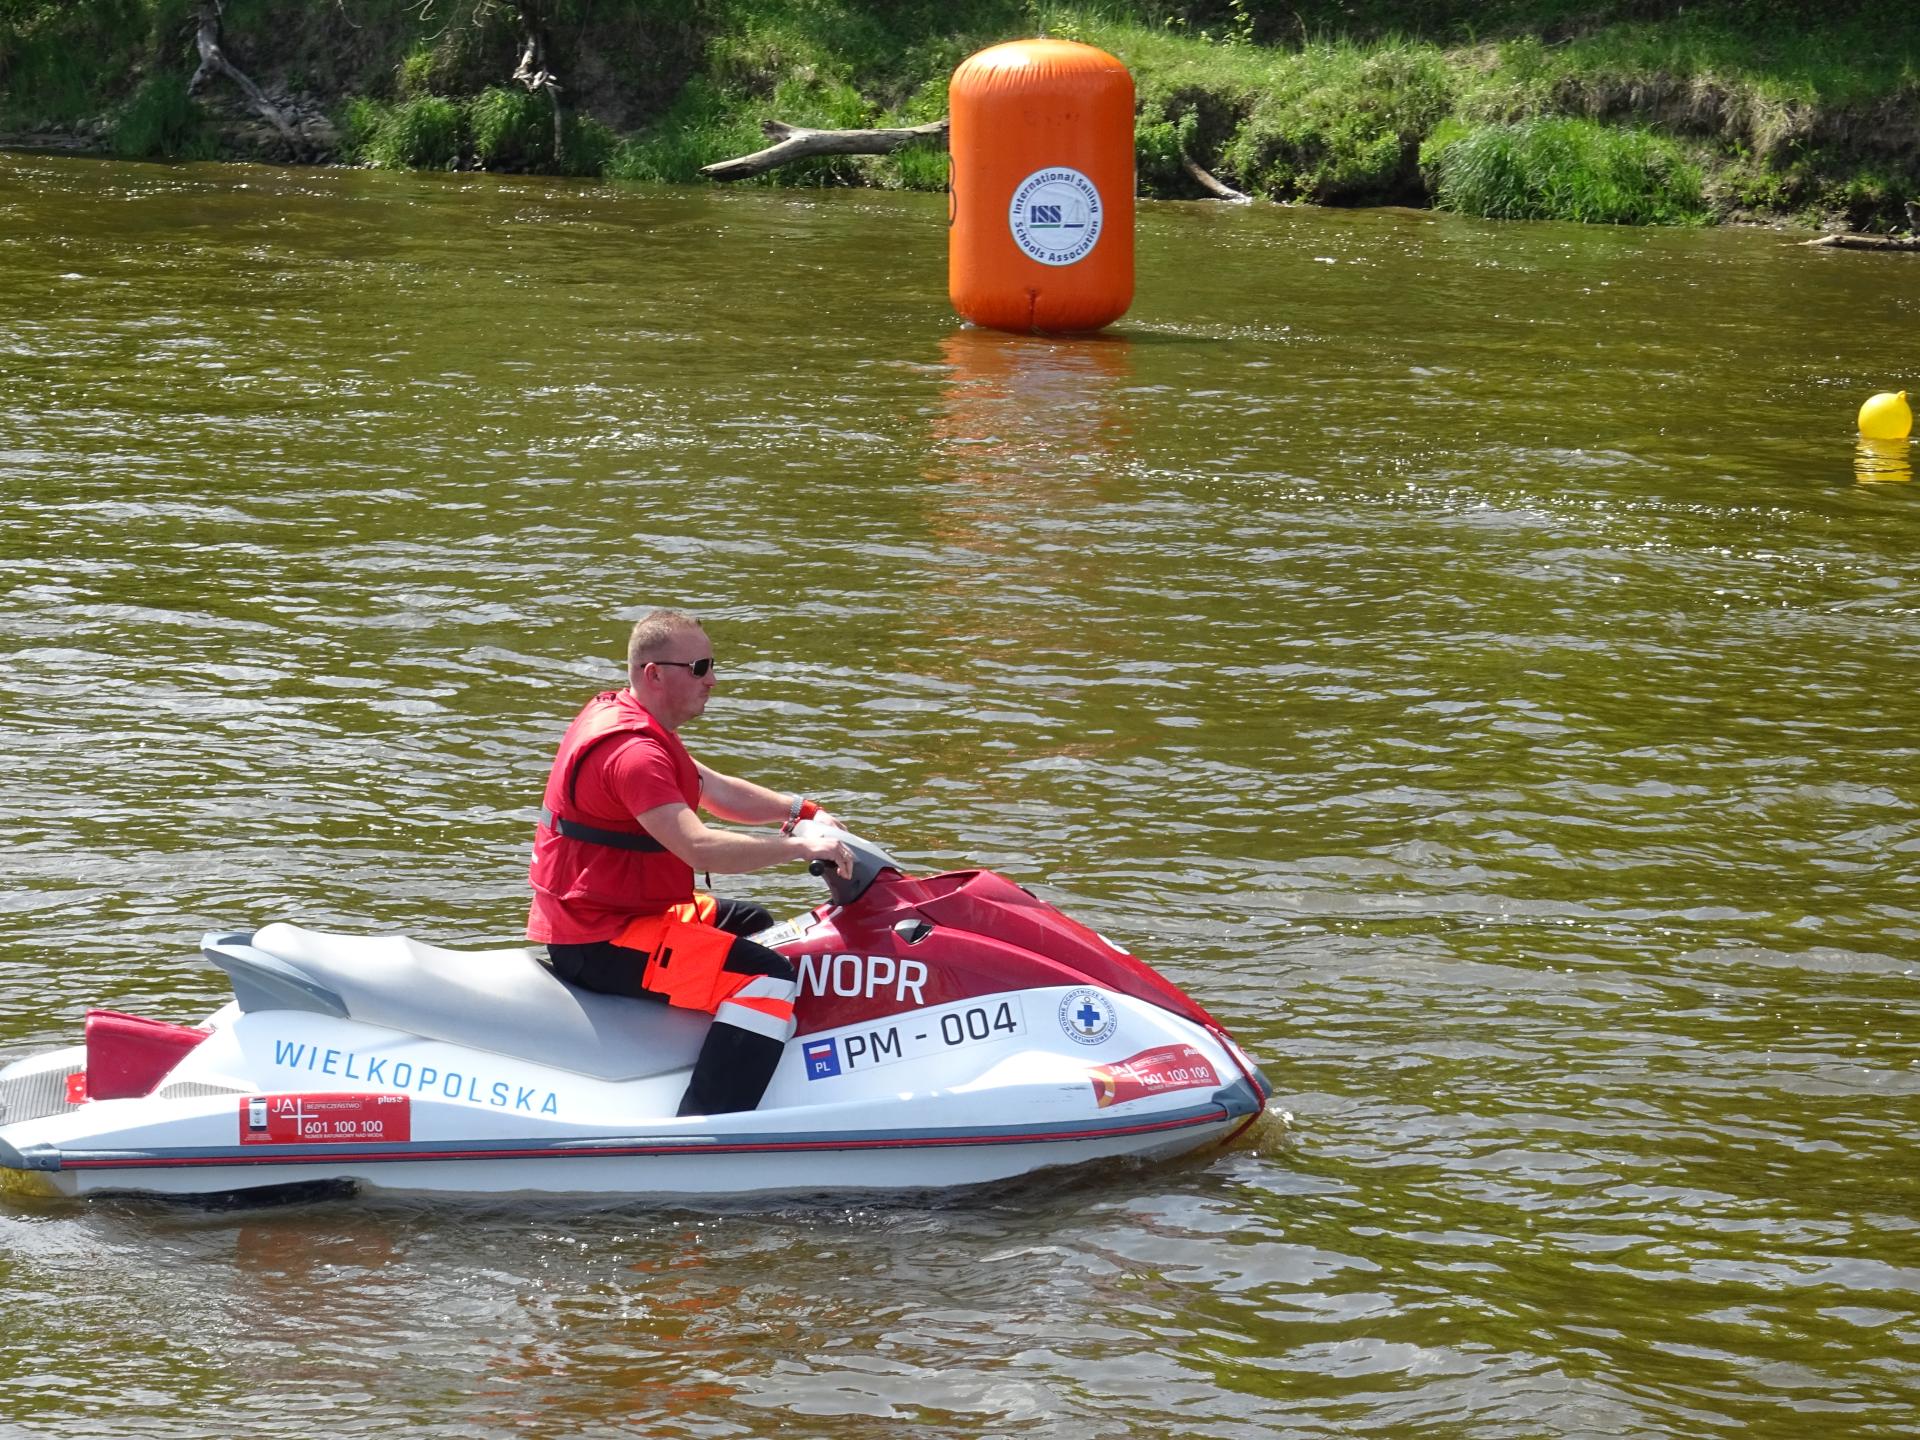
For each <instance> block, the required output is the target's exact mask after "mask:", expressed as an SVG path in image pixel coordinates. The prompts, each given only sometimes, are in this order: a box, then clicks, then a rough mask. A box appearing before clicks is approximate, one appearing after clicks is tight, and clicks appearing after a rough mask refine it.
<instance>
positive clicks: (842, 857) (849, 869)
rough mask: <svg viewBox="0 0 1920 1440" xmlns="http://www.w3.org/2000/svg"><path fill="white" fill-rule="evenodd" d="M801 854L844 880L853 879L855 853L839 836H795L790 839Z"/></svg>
mask: <svg viewBox="0 0 1920 1440" xmlns="http://www.w3.org/2000/svg"><path fill="white" fill-rule="evenodd" d="M814 818H815V819H824V820H827V823H829V824H832V823H833V822H832V820H831V819H829V818H828V817H826V816H824V815H822V816H816V817H814ZM789 838H790V839H791V840H792V841H793V843H794V844H795V846H797V847H798V849H799V853H800V854H801V855H802V856H803V857H805V858H806V859H808V860H821V861H825V862H826V863H827V864H829V865H831V866H832V867H833V868H834V869H835V870H837V871H839V872H840V875H841V877H842V878H843V879H847V880H851V879H852V878H853V851H851V850H849V849H848V848H847V847H846V845H845V844H844V843H843V842H842V841H841V839H840V837H839V836H837V835H793V836H790V837H789Z"/></svg>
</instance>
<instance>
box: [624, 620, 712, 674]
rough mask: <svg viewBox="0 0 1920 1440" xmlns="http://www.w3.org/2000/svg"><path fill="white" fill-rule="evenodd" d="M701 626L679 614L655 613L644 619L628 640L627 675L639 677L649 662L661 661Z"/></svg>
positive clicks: (635, 627)
mask: <svg viewBox="0 0 1920 1440" xmlns="http://www.w3.org/2000/svg"><path fill="white" fill-rule="evenodd" d="M699 628H700V622H699V621H698V620H696V619H694V618H693V616H691V615H683V614H682V613H681V612H680V611H678V610H654V611H650V612H649V613H648V614H646V615H643V616H642V617H641V618H640V620H639V622H638V623H636V624H635V625H634V627H633V634H631V635H629V636H628V637H627V673H628V674H630V675H638V674H639V673H640V670H641V668H642V667H643V666H644V665H645V664H646V663H647V662H648V661H649V660H657V659H659V658H660V657H661V656H662V655H664V654H666V653H667V651H669V650H670V649H672V648H673V645H674V642H675V641H677V640H678V639H679V638H680V637H681V636H683V635H685V634H686V633H687V632H688V631H690V630H698V629H699Z"/></svg>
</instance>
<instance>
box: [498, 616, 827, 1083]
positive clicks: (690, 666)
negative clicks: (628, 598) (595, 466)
mask: <svg viewBox="0 0 1920 1440" xmlns="http://www.w3.org/2000/svg"><path fill="white" fill-rule="evenodd" d="M717 678H718V677H717V675H716V673H715V670H714V661H713V645H712V642H710V641H709V640H708V639H707V634H706V631H705V630H703V629H702V628H701V627H700V623H699V622H698V621H697V620H694V619H693V618H692V617H691V616H688V615H683V614H681V613H680V612H679V611H677V610H655V611H653V612H652V613H651V614H649V615H647V616H646V617H645V618H644V619H642V620H641V621H640V622H639V624H637V625H635V626H634V627H633V634H632V635H631V636H630V637H629V638H628V641H627V688H626V689H624V690H609V691H606V692H605V693H604V694H600V695H596V696H594V697H593V699H591V700H589V701H588V702H587V704H586V707H585V708H584V709H583V710H581V712H580V713H579V715H578V716H576V717H575V718H574V721H573V724H572V725H571V726H570V727H569V728H568V730H567V733H566V736H565V738H563V739H562V740H561V742H560V751H559V753H558V754H557V755H556V756H555V757H554V761H553V771H552V773H551V774H550V775H549V776H548V777H547V790H546V796H545V798H544V800H543V802H542V805H541V809H540V824H539V827H538V828H537V829H536V830H535V831H534V841H533V869H532V873H531V877H530V878H531V880H532V884H533V910H532V913H531V914H530V915H529V916H528V919H527V938H528V939H529V940H532V941H534V942H536V943H543V944H545V945H546V947H547V955H548V957H549V960H550V962H551V963H552V965H553V970H554V973H555V974H556V975H558V976H560V977H561V978H562V979H563V980H567V981H569V982H571V983H572V984H575V985H578V986H580V987H581V988H582V989H586V990H593V991H596V992H599V993H601V994H607V995H626V996H631V997H634V998H640V999H646V1000H652V1001H656V1002H659V1001H664V1002H665V1003H666V1004H668V1005H676V1006H680V1007H682V1008H684V1009H688V1010H695V1011H700V1012H703V1013H705V1014H708V1015H711V1016H713V1024H712V1025H711V1026H710V1027H709V1028H708V1030H707V1038H706V1043H705V1044H704V1045H703V1046H702V1047H701V1050H700V1056H699V1058H698V1059H697V1060H696V1061H695V1062H694V1066H693V1076H692V1079H691V1080H690V1081H689V1082H688V1084H687V1093H686V1094H685V1095H684V1096H683V1097H682V1098H681V1101H680V1106H679V1113H680V1114H682V1115H711V1114H719V1113H721V1112H723V1111H730V1110H751V1109H753V1108H754V1107H755V1106H756V1105H758V1104H759V1103H760V1097H761V1096H762V1095H763V1094H765V1093H766V1088H767V1082H768V1080H770V1079H771V1078H772V1076H773V1071H774V1067H775V1066H776V1065H778V1064H779V1063H780V1053H781V1051H782V1049H783V1048H784V1047H785V1045H786V1042H787V1041H788V1040H790V1039H791V1038H792V1037H793V1025H794V1020H793V999H794V971H793V966H792V965H791V964H790V963H789V962H788V961H787V959H786V957H784V956H782V955H780V954H778V953H777V952H775V951H773V950H770V949H768V948H767V947H766V946H764V945H759V944H756V943H755V942H754V941H752V940H750V939H748V938H747V937H748V936H750V935H752V934H753V933H754V932H755V931H759V930H765V929H767V928H768V927H769V926H770V925H772V924H773V916H771V915H770V914H768V913H767V912H766V911H765V910H764V909H762V908H761V907H760V906H758V905H750V904H747V903H745V902H743V901H739V900H716V899H715V898H714V897H713V896H711V895H705V894H696V893H695V892H694V888H693V876H694V872H695V871H696V870H702V871H706V872H707V873H709V874H712V873H714V872H719V873H721V874H729V875H731V874H738V873H740V872H742V871H748V870H763V869H765V868H767V867H768V866H770V865H777V864H780V863H781V862H783V861H787V860H793V859H805V860H809V861H824V862H827V863H829V864H832V865H835V866H837V867H839V869H840V871H841V873H842V874H850V873H851V870H850V867H851V865H852V857H851V856H850V854H849V853H848V851H847V848H846V846H844V845H842V844H841V843H839V841H837V840H835V839H834V838H832V837H831V836H828V835H811V834H809V835H796V834H794V833H793V827H794V824H795V822H797V821H799V820H803V819H809V818H817V817H820V814H821V812H820V810H819V807H818V806H816V805H814V804H813V802H812V801H810V800H808V799H806V798H805V797H804V796H801V795H794V796H792V797H788V796H785V795H781V794H778V793H776V792H774V791H772V790H768V789H765V788H763V787H761V786H759V785H755V784H752V783H751V782H749V781H746V780H738V779H735V778H734V777H733V776H731V775H723V774H721V773H720V772H719V771H717V770H712V769H709V768H708V767H707V766H705V765H702V764H701V763H700V762H699V761H697V760H695V759H694V758H693V757H692V756H691V755H689V754H688V753H687V747H686V746H685V745H683V744H681V743H680V735H679V730H680V727H681V726H682V725H684V724H686V723H687V721H689V720H692V719H693V718H695V717H696V716H698V715H699V714H700V713H701V712H702V711H703V710H705V709H706V708H707V696H708V695H709V694H710V693H712V690H713V687H714V684H715V681H716V680H717ZM701 808H705V809H706V810H707V811H709V812H710V813H711V814H714V815H717V816H719V817H720V818H721V819H723V820H733V821H738V822H741V823H745V824H776V823H779V822H782V821H784V822H785V824H784V826H783V827H782V829H781V832H780V833H779V834H777V835H743V834H741V833H739V832H737V831H727V830H714V829H710V828H709V827H708V826H707V825H705V824H703V823H702V822H701V820H700V817H699V815H698V814H697V813H696V812H697V811H698V810H699V809H701ZM825 818H826V819H828V820H831V819H832V817H831V816H827V817H825Z"/></svg>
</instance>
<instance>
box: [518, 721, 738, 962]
mask: <svg viewBox="0 0 1920 1440" xmlns="http://www.w3.org/2000/svg"><path fill="white" fill-rule="evenodd" d="M573 798H574V805H575V811H574V813H575V814H576V816H577V817H578V818H579V819H581V820H584V821H585V822H587V823H589V824H591V823H593V822H594V821H595V819H596V817H598V818H603V819H608V820H610V819H613V818H614V817H616V816H618V817H625V818H638V817H639V816H641V815H644V814H646V813H647V812H648V811H649V810H654V809H657V808H658V807H660V806H662V805H672V804H674V803H676V802H678V803H680V804H684V805H688V806H698V805H699V803H700V772H699V771H698V770H697V769H696V768H695V767H694V763H693V757H692V756H691V755H689V754H688V753H687V749H686V746H684V745H682V744H681V743H680V737H679V736H677V735H675V734H674V733H673V732H672V731H667V730H662V731H660V732H659V733H657V734H643V735H615V736H613V737H611V738H610V739H606V740H602V741H600V742H599V743H598V744H597V745H594V746H593V748H592V749H590V750H588V751H587V753H586V754H585V755H584V756H583V757H582V758H581V760H580V765H579V769H578V771H577V772H576V774H575V776H574V788H573ZM549 843H552V842H549ZM536 848H537V847H536ZM597 850H599V847H593V846H585V845H583V846H580V847H579V848H578V850H577V851H576V852H575V854H576V859H575V860H574V861H573V862H572V863H573V864H580V863H584V864H586V865H588V866H591V867H592V869H591V870H590V871H589V872H587V873H585V874H583V873H581V872H580V871H578V870H577V869H574V870H571V871H570V873H571V874H572V875H573V876H574V877H575V878H574V879H573V880H572V881H571V882H563V883H561V884H559V885H556V886H555V888H557V889H560V890H562V891H563V892H571V893H570V894H569V895H568V897H567V898H565V899H563V898H562V897H561V895H558V894H553V893H550V892H549V890H547V889H546V888H543V886H542V884H540V883H536V884H535V886H534V891H533V905H532V908H531V910H530V911H529V912H528V915H527V938H528V939H529V940H532V941H535V942H537V943H542V944H557V945H583V944H590V943H592V942H594V941H596V940H610V939H612V938H613V937H614V936H615V935H618V934H619V933H620V932H621V931H622V930H624V929H625V928H626V926H627V923H628V922H629V921H630V920H632V919H634V918H635V917H636V916H639V915H647V914H658V913H659V912H660V911H661V910H664V909H665V908H666V907H667V906H668V905H672V904H677V903H679V902H681V901H686V900H691V899H692V898H693V870H692V868H691V867H689V866H687V865H686V864H684V863H683V862H682V861H680V860H678V859H676V858H675V857H674V856H673V855H671V854H652V855H647V856H644V857H642V856H638V855H635V854H633V852H630V851H616V850H599V853H596V851H597ZM541 863H542V862H541V861H540V860H539V859H538V857H537V856H536V859H535V867H536V874H538V873H540V872H539V867H540V865H541ZM606 867H614V868H613V870H612V871H611V872H610V873H609V878H610V879H611V878H613V877H614V876H616V875H625V876H628V878H627V879H626V880H624V881H621V882H619V883H617V884H616V885H614V886H611V887H610V886H609V885H607V884H606V883H605V882H604V881H593V880H592V879H590V876H591V875H592V874H598V873H599V872H600V871H601V870H603V869H605V868H606ZM636 867H644V868H643V869H641V868H636ZM548 873H549V874H550V873H551V872H548ZM643 874H644V876H645V877H647V878H644V879H643V878H642V877H643ZM548 883H552V881H551V880H550V881H549V882H548ZM635 883H639V884H640V885H641V886H643V887H644V888H645V889H646V890H647V891H649V892H652V893H646V894H640V893H629V890H630V887H631V886H632V885H633V884H635ZM662 887H665V888H664V889H663V888H662ZM665 889H671V890H672V891H673V892H674V893H673V894H671V895H668V894H666V893H665Z"/></svg>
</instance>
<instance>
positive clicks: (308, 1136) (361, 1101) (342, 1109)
mask: <svg viewBox="0 0 1920 1440" xmlns="http://www.w3.org/2000/svg"><path fill="white" fill-rule="evenodd" d="M412 1138H413V1102H412V1101H411V1100H409V1099H408V1097H406V1096H405V1095H252V1096H249V1097H248V1098H247V1099H245V1100H242V1101H241V1102H240V1143H241V1144H242V1145H329V1144H335V1145H337V1144H350V1143H354V1142H358V1143H360V1144H390V1143H392V1142H394V1141H397V1140H398V1141H404V1140H410V1139H412Z"/></svg>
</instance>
